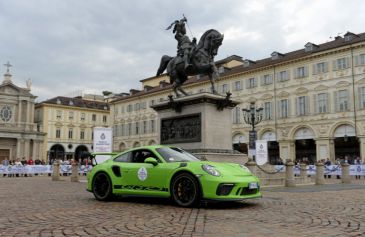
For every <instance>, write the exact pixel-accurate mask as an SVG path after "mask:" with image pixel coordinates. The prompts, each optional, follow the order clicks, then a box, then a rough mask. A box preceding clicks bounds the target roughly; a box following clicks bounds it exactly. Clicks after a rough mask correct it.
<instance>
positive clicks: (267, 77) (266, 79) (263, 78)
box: [261, 74, 272, 85]
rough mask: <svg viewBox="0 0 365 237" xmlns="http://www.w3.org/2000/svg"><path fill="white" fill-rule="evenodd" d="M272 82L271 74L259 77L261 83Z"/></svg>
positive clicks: (267, 83)
mask: <svg viewBox="0 0 365 237" xmlns="http://www.w3.org/2000/svg"><path fill="white" fill-rule="evenodd" d="M270 84H272V75H271V74H267V75H264V76H263V77H261V85H270Z"/></svg>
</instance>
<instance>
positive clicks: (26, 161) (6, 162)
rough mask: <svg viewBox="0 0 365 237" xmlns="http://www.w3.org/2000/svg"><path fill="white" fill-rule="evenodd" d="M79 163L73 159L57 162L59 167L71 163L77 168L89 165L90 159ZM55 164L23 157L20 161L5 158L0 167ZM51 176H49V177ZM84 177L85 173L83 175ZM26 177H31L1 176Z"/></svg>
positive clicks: (4, 175)
mask: <svg viewBox="0 0 365 237" xmlns="http://www.w3.org/2000/svg"><path fill="white" fill-rule="evenodd" d="M80 160H81V161H80V162H78V160H75V159H64V160H59V163H60V165H71V164H73V163H77V164H78V165H79V166H82V165H84V166H87V165H90V164H91V160H90V158H83V159H80ZM54 162H55V159H49V161H48V163H47V162H45V161H44V160H43V159H42V160H40V159H35V160H33V159H32V158H30V159H26V158H25V157H23V158H22V159H20V158H17V159H15V160H9V159H8V158H5V159H4V160H3V161H2V163H1V164H2V165H3V166H27V165H53V164H54ZM34 175H36V176H37V175H38V174H34ZM50 175H51V174H49V176H50ZM63 175H65V176H67V175H69V174H68V173H63ZM84 175H86V173H85V174H84ZM6 176H8V177H28V176H32V175H31V174H12V173H9V174H3V177H6Z"/></svg>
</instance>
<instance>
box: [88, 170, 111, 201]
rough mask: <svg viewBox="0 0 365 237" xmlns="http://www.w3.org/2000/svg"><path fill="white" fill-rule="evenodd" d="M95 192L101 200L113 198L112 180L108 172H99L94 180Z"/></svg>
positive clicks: (96, 196)
mask: <svg viewBox="0 0 365 237" xmlns="http://www.w3.org/2000/svg"><path fill="white" fill-rule="evenodd" d="M93 194H94V196H95V198H96V199H97V200H99V201H108V200H110V199H111V198H112V196H113V192H112V182H111V181H110V178H109V176H108V175H107V174H106V173H98V174H96V175H95V177H94V180H93Z"/></svg>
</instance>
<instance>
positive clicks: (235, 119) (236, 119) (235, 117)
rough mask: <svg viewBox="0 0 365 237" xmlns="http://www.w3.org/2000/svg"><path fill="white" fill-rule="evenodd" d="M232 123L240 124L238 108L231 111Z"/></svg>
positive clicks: (239, 109)
mask: <svg viewBox="0 0 365 237" xmlns="http://www.w3.org/2000/svg"><path fill="white" fill-rule="evenodd" d="M233 123H234V124H239V123H241V108H240V107H238V106H237V107H235V108H234V109H233Z"/></svg>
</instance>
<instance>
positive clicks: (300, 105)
mask: <svg viewBox="0 0 365 237" xmlns="http://www.w3.org/2000/svg"><path fill="white" fill-rule="evenodd" d="M307 114H308V97H307V96H299V97H298V98H297V115H298V116H303V115H307Z"/></svg>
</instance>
